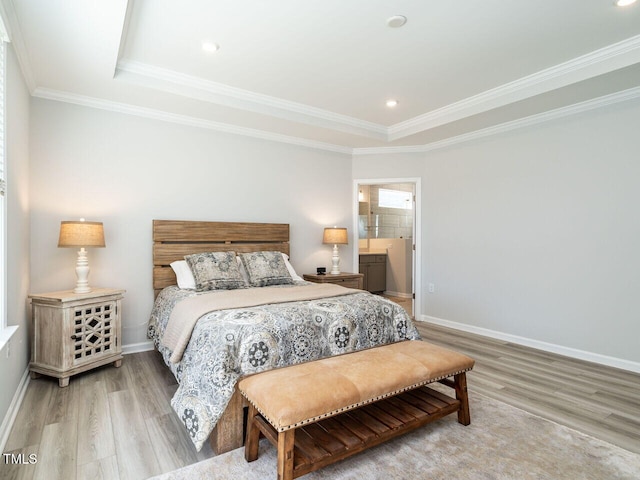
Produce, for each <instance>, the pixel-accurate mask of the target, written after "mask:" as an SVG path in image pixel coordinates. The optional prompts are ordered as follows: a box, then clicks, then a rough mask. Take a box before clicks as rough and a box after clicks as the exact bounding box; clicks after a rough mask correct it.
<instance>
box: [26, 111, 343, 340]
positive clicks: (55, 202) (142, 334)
mask: <svg viewBox="0 0 640 480" xmlns="http://www.w3.org/2000/svg"><path fill="white" fill-rule="evenodd" d="M31 116H32V118H31V144H30V147H31V181H30V187H31V234H32V242H31V291H33V292H44V291H53V290H63V289H69V288H73V286H74V285H75V273H74V265H75V257H76V252H75V251H74V250H73V249H64V248H57V241H58V232H59V227H60V221H61V220H69V219H77V218H79V217H85V218H86V219H87V220H94V221H102V222H104V228H105V236H106V243H107V246H106V248H104V249H91V250H89V260H90V265H91V274H90V277H89V283H90V284H91V285H93V286H96V287H97V286H104V287H118V288H124V289H126V290H127V293H126V296H125V299H124V302H123V327H124V328H123V343H124V344H125V346H127V345H129V346H131V345H135V344H138V343H140V342H145V341H146V323H147V320H148V317H149V313H150V311H151V307H152V302H153V289H152V284H151V270H152V253H151V246H152V238H151V221H152V220H153V219H191V220H209V221H218V220H220V221H249V222H281V223H289V224H290V225H291V257H292V263H293V265H294V267H295V268H296V269H297V270H298V273H300V274H302V273H306V272H315V268H316V266H326V267H330V264H331V249H330V248H329V247H328V246H326V245H322V243H321V242H322V232H323V228H324V227H325V226H327V225H350V222H351V207H350V205H351V159H350V158H349V157H347V156H344V155H338V154H333V153H328V152H319V151H314V150H310V149H305V148H301V147H296V146H290V145H285V144H278V143H271V142H266V141H262V140H256V139H251V138H247V137H242V136H236V135H228V134H221V133H217V132H214V131H210V130H205V129H197V128H194V127H186V126H181V125H176V124H171V123H164V122H160V121H155V120H149V119H144V118H140V117H135V116H128V115H122V114H117V113H112V112H107V111H101V110H95V109H90V108H85V107H79V106H74V105H70V104H65V103H59V102H53V101H48V100H42V99H32V111H31ZM350 236H351V239H350V241H353V238H354V237H353V232H350ZM342 255H343V257H344V258H343V262H344V264H345V265H349V264H351V262H352V258H351V252H349V251H348V250H347V249H344V251H343V252H342Z"/></svg>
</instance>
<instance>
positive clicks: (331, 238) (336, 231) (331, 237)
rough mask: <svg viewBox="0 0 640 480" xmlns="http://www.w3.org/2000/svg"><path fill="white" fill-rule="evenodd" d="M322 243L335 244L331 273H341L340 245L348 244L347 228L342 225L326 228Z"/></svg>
mask: <svg viewBox="0 0 640 480" xmlns="http://www.w3.org/2000/svg"><path fill="white" fill-rule="evenodd" d="M322 243H328V244H333V256H332V257H331V262H332V265H331V272H330V273H331V274H333V275H337V274H339V273H340V255H339V253H338V245H347V244H348V243H349V242H347V229H346V228H340V227H328V228H325V229H324V235H323V237H322Z"/></svg>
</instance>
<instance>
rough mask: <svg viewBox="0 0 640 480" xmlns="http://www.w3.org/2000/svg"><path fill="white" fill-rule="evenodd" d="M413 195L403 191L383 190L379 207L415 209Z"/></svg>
mask: <svg viewBox="0 0 640 480" xmlns="http://www.w3.org/2000/svg"><path fill="white" fill-rule="evenodd" d="M412 200H413V193H411V192H403V191H401V190H388V189H386V188H381V189H380V191H379V193H378V206H379V207H385V208H401V209H403V210H411V209H412V208H413V201H412Z"/></svg>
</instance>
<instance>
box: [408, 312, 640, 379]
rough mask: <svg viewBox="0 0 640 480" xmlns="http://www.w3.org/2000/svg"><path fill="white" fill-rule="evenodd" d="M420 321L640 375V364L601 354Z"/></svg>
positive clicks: (463, 326) (426, 319)
mask: <svg viewBox="0 0 640 480" xmlns="http://www.w3.org/2000/svg"><path fill="white" fill-rule="evenodd" d="M419 320H420V321H423V322H426V323H433V324H435V325H442V326H443V327H449V328H453V329H455V330H462V331H464V332H469V333H475V334H477V335H482V336H484V337H490V338H495V339H498V340H504V341H507V342H511V343H517V344H518V345H524V346H526V347H531V348H536V349H538V350H543V351H545V352H551V353H557V354H558V355H564V356H565V357H571V358H576V359H578V360H585V361H587V362H593V363H599V364H601V365H607V366H609V367H614V368H620V369H622V370H628V371H630V372H635V373H640V362H633V361H631V360H625V359H623V358H616V357H609V356H607V355H601V354H599V353H593V352H587V351H585V350H579V349H577V348H571V347H565V346H562V345H556V344H554V343H547V342H542V341H540V340H534V339H532V338H526V337H520V336H518V335H512V334H510V333H503V332H498V331H495V330H489V329H488V328H482V327H475V326H473V325H467V324H464V323H458V322H452V321H451V320H444V319H442V318H437V317H431V316H429V315H420V318H419Z"/></svg>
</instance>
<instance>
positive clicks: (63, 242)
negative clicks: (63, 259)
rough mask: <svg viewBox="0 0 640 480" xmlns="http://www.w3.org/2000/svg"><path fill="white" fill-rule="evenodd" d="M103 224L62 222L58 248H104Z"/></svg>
mask: <svg viewBox="0 0 640 480" xmlns="http://www.w3.org/2000/svg"><path fill="white" fill-rule="evenodd" d="M104 246H105V243H104V229H103V227H102V222H78V221H68V222H60V238H59V239H58V247H104Z"/></svg>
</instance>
